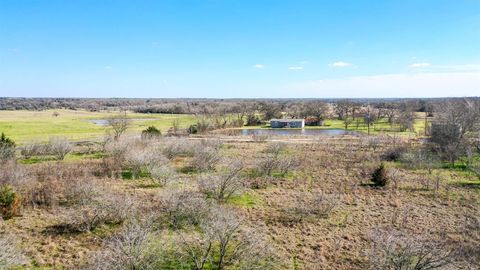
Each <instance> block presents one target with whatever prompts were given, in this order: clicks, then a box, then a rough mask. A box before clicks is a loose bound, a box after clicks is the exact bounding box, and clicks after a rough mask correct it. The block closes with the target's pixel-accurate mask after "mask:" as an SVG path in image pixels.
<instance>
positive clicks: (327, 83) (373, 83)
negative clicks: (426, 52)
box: [284, 71, 480, 98]
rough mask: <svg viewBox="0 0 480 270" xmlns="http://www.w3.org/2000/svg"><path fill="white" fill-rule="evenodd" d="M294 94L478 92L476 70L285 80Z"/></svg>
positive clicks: (479, 81)
mask: <svg viewBox="0 0 480 270" xmlns="http://www.w3.org/2000/svg"><path fill="white" fill-rule="evenodd" d="M284 90H285V93H296V96H298V97H332V98H333V97H351V98H361V97H450V96H475V95H478V93H480V71H475V72H423V73H401V74H381V75H373V76H356V77H347V78H339V79H333V78H330V79H323V80H316V81H304V82H297V83H293V84H289V85H287V86H286V87H285V89H284Z"/></svg>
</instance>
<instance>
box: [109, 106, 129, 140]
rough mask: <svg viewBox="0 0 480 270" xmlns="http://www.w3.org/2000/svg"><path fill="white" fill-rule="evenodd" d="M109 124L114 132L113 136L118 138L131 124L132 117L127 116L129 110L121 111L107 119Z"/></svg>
mask: <svg viewBox="0 0 480 270" xmlns="http://www.w3.org/2000/svg"><path fill="white" fill-rule="evenodd" d="M107 124H108V126H110V128H111V129H112V132H113V138H114V139H115V140H118V138H120V136H122V134H123V133H125V131H127V129H128V127H129V125H130V119H129V118H128V117H127V112H126V111H124V112H123V113H119V114H118V115H115V116H112V117H110V118H108V119H107Z"/></svg>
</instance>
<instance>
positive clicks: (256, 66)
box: [253, 64, 265, 69]
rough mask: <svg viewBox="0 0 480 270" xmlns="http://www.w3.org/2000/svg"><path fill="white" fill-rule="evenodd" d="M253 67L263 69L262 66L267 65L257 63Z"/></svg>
mask: <svg viewBox="0 0 480 270" xmlns="http://www.w3.org/2000/svg"><path fill="white" fill-rule="evenodd" d="M253 67H254V68H258V69H261V68H264V67H265V65H263V64H255V65H254V66H253Z"/></svg>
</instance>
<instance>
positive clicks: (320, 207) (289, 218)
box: [281, 192, 339, 223]
mask: <svg viewBox="0 0 480 270" xmlns="http://www.w3.org/2000/svg"><path fill="white" fill-rule="evenodd" d="M338 204H339V199H338V197H337V196H335V195H328V194H324V193H322V192H319V193H311V194H308V193H307V194H296V196H295V198H294V201H293V202H291V203H289V204H288V206H284V207H282V209H281V211H282V213H283V214H282V216H281V221H282V222H286V223H292V222H301V221H303V220H308V219H311V218H326V217H328V216H329V215H330V213H331V212H332V211H333V210H334V209H335V208H336V207H337V206H338Z"/></svg>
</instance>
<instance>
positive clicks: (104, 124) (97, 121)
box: [88, 118, 158, 126]
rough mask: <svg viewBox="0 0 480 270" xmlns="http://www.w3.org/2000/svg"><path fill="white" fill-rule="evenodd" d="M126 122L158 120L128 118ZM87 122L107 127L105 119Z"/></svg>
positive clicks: (151, 119)
mask: <svg viewBox="0 0 480 270" xmlns="http://www.w3.org/2000/svg"><path fill="white" fill-rule="evenodd" d="M128 120H130V121H153V120H158V119H155V118H129V119H128ZM88 121H90V122H91V123H94V124H95V125H99V126H106V125H108V120H107V119H92V120H88Z"/></svg>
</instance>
